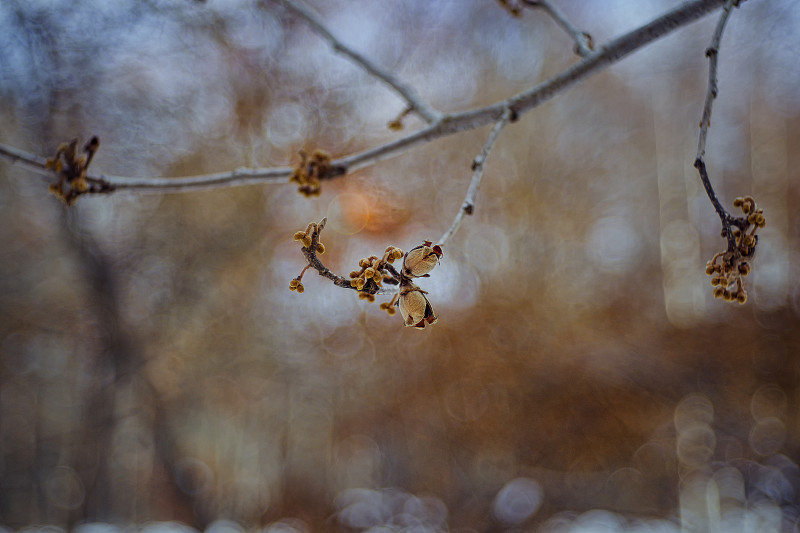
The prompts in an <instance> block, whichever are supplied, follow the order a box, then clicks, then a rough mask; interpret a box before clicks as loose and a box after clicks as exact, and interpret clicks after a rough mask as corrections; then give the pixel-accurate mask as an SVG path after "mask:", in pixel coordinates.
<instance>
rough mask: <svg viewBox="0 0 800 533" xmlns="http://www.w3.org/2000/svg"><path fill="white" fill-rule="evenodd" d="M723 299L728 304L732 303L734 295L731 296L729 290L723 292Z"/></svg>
mask: <svg viewBox="0 0 800 533" xmlns="http://www.w3.org/2000/svg"><path fill="white" fill-rule="evenodd" d="M722 299H723V300H725V301H726V302H730V301H731V300H733V294H731V291H729V290H724V291H722Z"/></svg>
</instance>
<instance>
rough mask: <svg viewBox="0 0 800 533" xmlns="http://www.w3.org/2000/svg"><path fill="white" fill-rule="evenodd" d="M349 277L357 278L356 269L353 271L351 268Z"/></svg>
mask: <svg viewBox="0 0 800 533" xmlns="http://www.w3.org/2000/svg"><path fill="white" fill-rule="evenodd" d="M350 277H351V278H357V277H358V272H357V271H355V270H352V271H351V272H350Z"/></svg>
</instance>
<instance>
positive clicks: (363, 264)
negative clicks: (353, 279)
mask: <svg viewBox="0 0 800 533" xmlns="http://www.w3.org/2000/svg"><path fill="white" fill-rule="evenodd" d="M358 266H360V267H361V268H367V267H368V266H369V260H368V259H360V260H359V261H358Z"/></svg>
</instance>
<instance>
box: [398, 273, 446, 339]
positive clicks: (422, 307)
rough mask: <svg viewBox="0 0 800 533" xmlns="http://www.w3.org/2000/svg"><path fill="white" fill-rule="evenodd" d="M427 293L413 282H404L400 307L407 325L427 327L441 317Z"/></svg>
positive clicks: (419, 327)
mask: <svg viewBox="0 0 800 533" xmlns="http://www.w3.org/2000/svg"><path fill="white" fill-rule="evenodd" d="M425 294H426V293H425V291H423V290H422V289H420V288H419V287H417V286H416V285H414V284H413V283H411V282H406V283H404V284H403V286H402V287H401V288H400V298H399V300H398V307H400V314H401V315H402V317H403V323H404V324H405V325H406V326H411V327H415V328H417V329H425V326H426V325H427V324H435V323H436V321H437V320H438V319H439V317H437V316H436V313H435V312H434V310H433V306H432V305H431V303H430V302H429V301H428V298H427V297H426V296H425Z"/></svg>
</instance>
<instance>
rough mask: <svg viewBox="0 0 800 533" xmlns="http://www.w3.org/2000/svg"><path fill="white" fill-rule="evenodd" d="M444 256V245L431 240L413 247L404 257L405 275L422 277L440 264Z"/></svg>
mask: <svg viewBox="0 0 800 533" xmlns="http://www.w3.org/2000/svg"><path fill="white" fill-rule="evenodd" d="M441 257H442V247H441V246H439V245H438V244H436V245H434V244H433V243H432V242H431V241H425V242H424V243H423V244H421V245H419V246H417V247H416V248H412V249H411V250H409V252H408V253H407V254H406V256H405V258H403V275H405V276H406V277H407V278H420V277H423V276H426V275H427V274H428V272H430V271H431V270H433V269H434V267H435V266H436V265H438V264H439V259H440V258H441Z"/></svg>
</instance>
